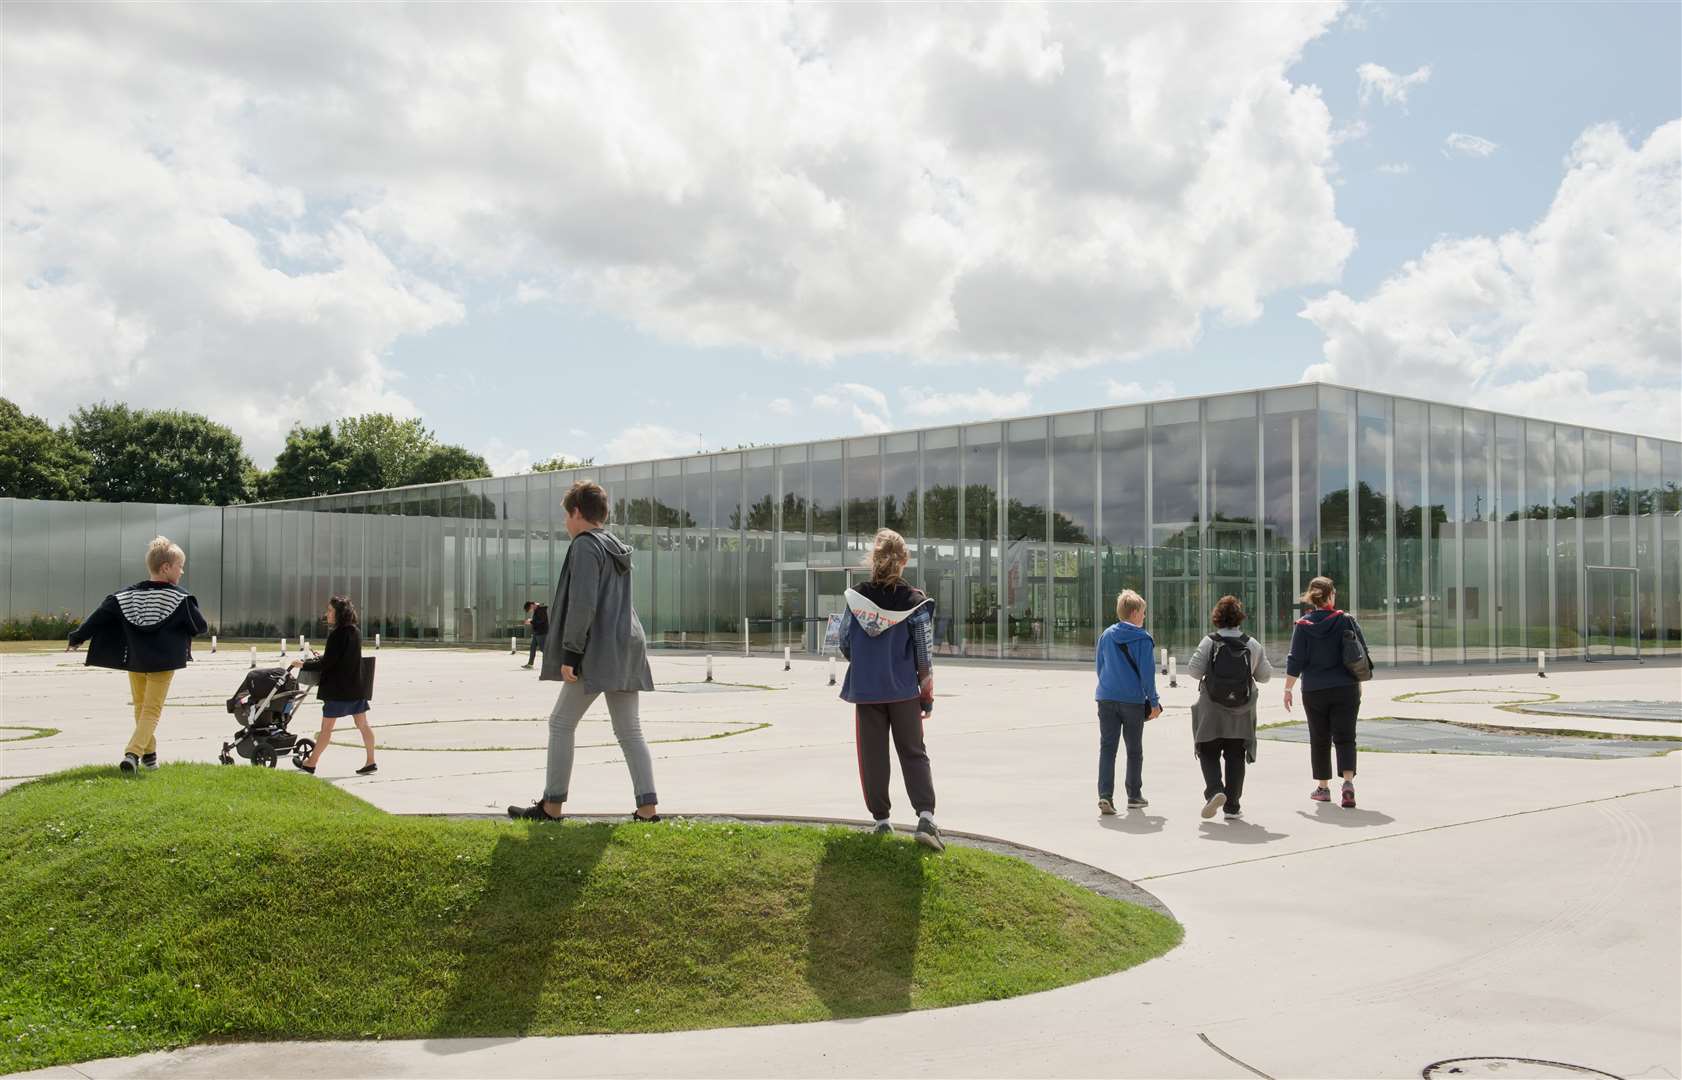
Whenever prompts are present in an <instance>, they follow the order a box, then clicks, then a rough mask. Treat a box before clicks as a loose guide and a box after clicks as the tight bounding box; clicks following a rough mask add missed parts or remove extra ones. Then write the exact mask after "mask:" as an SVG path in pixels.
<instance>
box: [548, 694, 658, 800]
mask: <svg viewBox="0 0 1682 1080" xmlns="http://www.w3.org/2000/svg"><path fill="white" fill-rule="evenodd" d="M602 693H603V691H598V690H586V689H584V687H583V685H581V684H579V683H563V684H562V685H561V696H560V697H558V698H556V699H555V708H554V711H553V712H551V713H550V714H549V776H548V779H547V780H546V782H545V783H544V786H543V797H544V799H546V800H548V801H549V802H553V803H561V802H566V798H567V788H568V786H569V785H570V784H571V783H572V754H573V747H574V744H575V743H576V742H577V741H578V722H579V721H580V720H582V719H584V714H585V712H587V711H588V710H589V708H590V706H591V705H594V704H595V703H596V698H597V697H599V696H600V695H601V694H602ZM605 693H606V694H607V713H608V716H609V717H611V718H612V720H613V736H614V738H616V739H618V740H619V750H620V752H621V753H623V754H624V755H625V764H626V765H628V766H630V769H631V791H632V793H633V794H634V795H635V796H636V805H638V806H650V805H653V804H654V803H657V802H659V801H660V800H659V799H658V798H656V797H655V794H654V759H653V758H652V757H651V756H650V755H649V753H648V740H646V739H644V738H643V737H642V721H641V720H639V719H638V718H637V691H635V690H608V691H605Z"/></svg>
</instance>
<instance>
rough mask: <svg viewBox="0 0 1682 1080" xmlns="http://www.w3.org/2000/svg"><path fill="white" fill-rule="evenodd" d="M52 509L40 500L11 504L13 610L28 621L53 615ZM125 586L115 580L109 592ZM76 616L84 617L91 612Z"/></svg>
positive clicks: (20, 500)
mask: <svg viewBox="0 0 1682 1080" xmlns="http://www.w3.org/2000/svg"><path fill="white" fill-rule="evenodd" d="M51 506H52V504H51V503H49V502H46V501H44V500H39V499H19V500H17V501H16V502H14V503H12V565H11V571H12V610H13V611H14V612H15V613H16V615H17V616H19V617H22V618H26V619H27V618H28V617H29V616H31V615H47V614H50V613H51V606H50V604H49V602H48V600H47V583H48V581H50V580H51V574H50V573H49V572H48V566H49V563H50V560H51V557H52V546H53V544H52V524H51V517H50V515H51V510H50V507H51ZM125 539H126V537H125ZM147 539H148V540H149V539H151V537H147ZM123 584H127V582H119V581H113V582H112V583H111V585H110V586H109V587H108V588H107V589H106V592H111V591H114V590H115V589H117V588H119V587H120V586H121V585H123ZM76 614H78V615H82V616H84V617H85V616H86V615H87V614H88V613H87V612H77V613H76Z"/></svg>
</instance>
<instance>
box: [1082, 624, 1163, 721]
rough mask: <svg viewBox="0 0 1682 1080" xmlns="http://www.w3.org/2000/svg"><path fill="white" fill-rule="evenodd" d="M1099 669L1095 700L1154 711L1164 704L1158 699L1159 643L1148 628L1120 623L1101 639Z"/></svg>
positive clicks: (1099, 642) (1106, 632) (1099, 644)
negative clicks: (1115, 702)
mask: <svg viewBox="0 0 1682 1080" xmlns="http://www.w3.org/2000/svg"><path fill="white" fill-rule="evenodd" d="M1124 652H1125V654H1126V655H1123V653H1124ZM1129 659H1131V663H1130V662H1129ZM1097 667H1098V691H1097V693H1095V694H1093V697H1095V698H1096V699H1098V700H1099V701H1119V702H1123V703H1126V704H1131V705H1149V706H1150V707H1151V708H1153V709H1154V708H1156V707H1158V706H1160V705H1161V704H1162V702H1161V701H1160V700H1159V699H1158V698H1157V696H1156V641H1155V640H1154V639H1153V638H1152V637H1151V635H1150V631H1148V630H1146V629H1145V628H1144V627H1142V626H1134V625H1133V624H1132V623H1130V622H1118V623H1115V624H1114V625H1112V626H1111V627H1110V628H1109V629H1108V630H1105V631H1104V632H1103V634H1101V635H1100V636H1099V638H1098V657H1097Z"/></svg>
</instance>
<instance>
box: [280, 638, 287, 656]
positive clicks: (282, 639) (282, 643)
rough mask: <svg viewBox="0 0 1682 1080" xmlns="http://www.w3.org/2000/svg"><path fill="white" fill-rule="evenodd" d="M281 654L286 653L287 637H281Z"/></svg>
mask: <svg viewBox="0 0 1682 1080" xmlns="http://www.w3.org/2000/svg"><path fill="white" fill-rule="evenodd" d="M280 655H282V656H285V655H286V639H285V638H281V639H280Z"/></svg>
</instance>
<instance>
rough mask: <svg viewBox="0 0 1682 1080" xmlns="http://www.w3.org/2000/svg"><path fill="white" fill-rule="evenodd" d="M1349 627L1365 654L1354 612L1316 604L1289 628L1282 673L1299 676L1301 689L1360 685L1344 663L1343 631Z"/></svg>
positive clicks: (1324, 688) (1363, 637)
mask: <svg viewBox="0 0 1682 1080" xmlns="http://www.w3.org/2000/svg"><path fill="white" fill-rule="evenodd" d="M1345 629H1352V630H1354V631H1355V636H1356V637H1357V638H1359V639H1360V642H1361V648H1362V649H1363V650H1366V653H1367V655H1368V656H1371V655H1372V651H1371V650H1370V649H1367V638H1366V635H1365V634H1363V633H1361V624H1360V623H1358V622H1356V621H1355V616H1353V615H1350V614H1348V613H1347V612H1343V611H1335V610H1333V609H1331V608H1315V609H1314V610H1313V611H1310V612H1309V613H1308V614H1307V615H1304V616H1303V617H1302V618H1300V619H1298V620H1297V621H1296V625H1295V626H1294V627H1292V628H1291V652H1290V655H1289V656H1287V657H1285V674H1287V675H1294V676H1296V677H1298V678H1300V679H1301V680H1302V692H1303V693H1305V694H1306V693H1308V692H1309V691H1310V690H1326V689H1329V688H1330V687H1334V686H1360V685H1361V684H1360V683H1358V682H1356V681H1355V676H1353V675H1351V674H1349V669H1348V668H1346V667H1344V666H1343V631H1344V630H1345Z"/></svg>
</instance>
